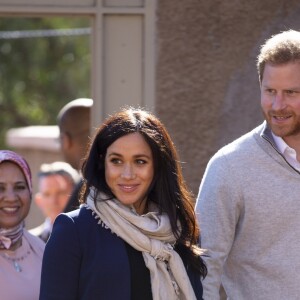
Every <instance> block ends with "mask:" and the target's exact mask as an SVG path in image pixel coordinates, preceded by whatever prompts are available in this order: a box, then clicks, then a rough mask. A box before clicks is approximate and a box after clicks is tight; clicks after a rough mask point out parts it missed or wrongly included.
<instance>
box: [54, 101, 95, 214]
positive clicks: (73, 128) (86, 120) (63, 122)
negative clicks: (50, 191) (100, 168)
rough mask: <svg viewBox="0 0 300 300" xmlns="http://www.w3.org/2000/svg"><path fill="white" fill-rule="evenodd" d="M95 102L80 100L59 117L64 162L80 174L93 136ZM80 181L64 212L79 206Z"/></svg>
mask: <svg viewBox="0 0 300 300" xmlns="http://www.w3.org/2000/svg"><path fill="white" fill-rule="evenodd" d="M92 106H93V100H92V99H90V98H78V99H75V100H72V101H70V102H68V103H67V104H66V105H64V106H63V107H62V108H61V110H60V111H59V113H58V115H57V124H58V127H59V141H60V149H61V152H62V154H63V157H64V160H65V161H66V162H67V163H69V164H70V165H71V166H72V167H73V168H74V169H75V170H77V171H78V172H80V170H81V166H82V162H83V158H84V155H85V152H86V149H87V146H88V143H89V140H90V135H91V130H90V128H91V110H92ZM81 186H82V181H81V180H80V181H79V182H78V183H77V184H76V186H75V188H74V190H73V193H72V195H71V196H70V198H69V201H68V203H67V205H66V207H65V209H64V212H69V211H72V210H74V209H76V208H78V206H79V191H80V189H81Z"/></svg>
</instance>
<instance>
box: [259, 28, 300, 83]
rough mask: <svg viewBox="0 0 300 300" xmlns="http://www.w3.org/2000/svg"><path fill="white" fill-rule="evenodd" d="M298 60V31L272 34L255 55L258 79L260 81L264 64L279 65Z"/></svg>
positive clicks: (299, 35)
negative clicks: (256, 55)
mask: <svg viewBox="0 0 300 300" xmlns="http://www.w3.org/2000/svg"><path fill="white" fill-rule="evenodd" d="M297 60H299V61H300V32H299V31H295V30H287V31H283V32H281V33H279V34H275V35H273V36H272V37H271V38H270V39H268V40H267V41H266V42H265V44H263V45H262V46H261V49H260V53H259V55H258V57H257V70H258V75H259V81H260V83H261V82H262V79H263V73H264V69H265V65H266V64H267V63H268V64H271V65H280V64H286V63H289V62H295V61H297Z"/></svg>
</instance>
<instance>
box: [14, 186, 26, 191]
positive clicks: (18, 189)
mask: <svg viewBox="0 0 300 300" xmlns="http://www.w3.org/2000/svg"><path fill="white" fill-rule="evenodd" d="M15 189H16V190H17V191H23V190H26V186H25V185H17V186H16V187H15Z"/></svg>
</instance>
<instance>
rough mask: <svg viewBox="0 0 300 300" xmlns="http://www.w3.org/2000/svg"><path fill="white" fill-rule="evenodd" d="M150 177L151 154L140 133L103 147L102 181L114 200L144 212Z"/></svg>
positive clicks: (151, 178)
mask: <svg viewBox="0 0 300 300" xmlns="http://www.w3.org/2000/svg"><path fill="white" fill-rule="evenodd" d="M153 176H154V162H153V157H152V152H151V149H150V147H149V145H148V144H147V142H146V141H145V139H144V138H143V136H142V135H141V134H140V133H131V134H127V135H125V136H123V137H120V138H119V139H117V140H116V141H115V142H114V143H112V144H111V145H110V146H109V147H108V148H107V153H106V157H105V179H106V182H107V185H108V186H109V187H110V189H111V191H112V192H113V194H114V195H115V197H116V198H117V199H118V200H119V201H120V202H122V203H123V204H125V205H128V206H131V205H133V206H134V207H135V209H136V211H137V212H138V213H139V214H142V213H145V205H146V201H147V199H146V197H147V192H148V190H149V187H150V185H151V182H152V180H153Z"/></svg>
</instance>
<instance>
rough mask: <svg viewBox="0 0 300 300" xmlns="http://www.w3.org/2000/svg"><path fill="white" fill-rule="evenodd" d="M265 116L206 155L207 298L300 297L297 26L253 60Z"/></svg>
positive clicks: (199, 209) (202, 200) (201, 215)
mask: <svg viewBox="0 0 300 300" xmlns="http://www.w3.org/2000/svg"><path fill="white" fill-rule="evenodd" d="M257 67H258V73H259V79H260V86H261V107H262V111H263V114H264V117H265V122H264V123H263V124H261V125H260V126H258V127H257V128H255V129H254V130H252V131H251V132H249V133H247V134H246V135H244V136H242V137H240V138H239V139H237V140H235V141H234V142H232V143H231V144H228V145H226V146H225V147H223V148H222V149H220V150H219V151H218V152H217V153H216V154H215V155H214V156H213V157H212V158H211V160H210V161H209V163H208V165H207V169H206V171H205V174H204V177H203V179H202V182H201V185H200V189H199V195H198V199H197V203H196V208H195V209H196V213H197V216H198V220H199V224H200V228H201V247H202V248H204V249H207V256H206V257H204V259H205V261H206V264H207V267H208V275H207V277H206V278H205V279H204V281H203V285H204V299H205V300H217V299H219V298H220V296H219V290H220V286H221V284H222V285H223V286H224V289H225V292H226V294H227V297H228V298H229V299H233V300H243V299H246V300H260V299H261V300H276V299H288V300H293V299H300V273H299V270H300V163H299V162H300V32H297V31H292V30H289V31H285V32H282V33H279V34H277V35H275V36H273V37H271V38H270V39H269V40H267V41H266V43H265V44H264V45H263V46H262V48H261V51H260V54H259V56H258V60H257Z"/></svg>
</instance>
